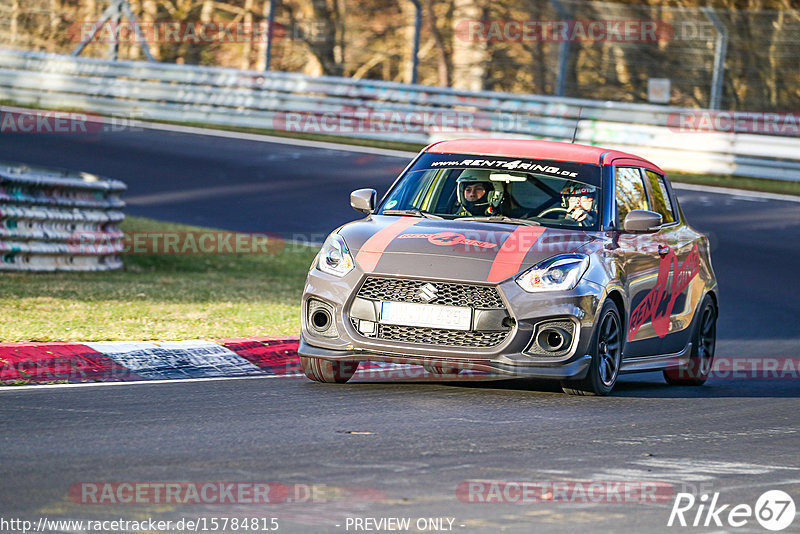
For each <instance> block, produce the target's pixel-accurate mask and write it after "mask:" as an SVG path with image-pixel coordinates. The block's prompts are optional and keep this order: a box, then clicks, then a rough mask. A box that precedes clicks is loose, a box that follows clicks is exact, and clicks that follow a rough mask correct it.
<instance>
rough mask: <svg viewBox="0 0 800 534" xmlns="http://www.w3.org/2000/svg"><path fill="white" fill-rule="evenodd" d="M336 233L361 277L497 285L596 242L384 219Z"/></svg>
mask: <svg viewBox="0 0 800 534" xmlns="http://www.w3.org/2000/svg"><path fill="white" fill-rule="evenodd" d="M338 233H339V234H340V235H341V236H342V237H343V238H344V240H345V242H346V243H347V246H348V248H349V249H350V251H351V253H352V254H353V257H354V258H355V260H356V264H358V266H359V267H360V268H361V269H362V270H363V271H364V272H367V273H374V274H379V275H393V276H398V275H399V276H413V277H422V278H436V279H444V280H457V281H469V282H479V283H480V282H483V283H486V282H490V283H496V282H500V281H502V280H505V279H507V278H509V277H511V276H514V275H516V274H517V273H519V272H521V271H522V270H525V269H527V268H529V267H531V266H533V265H535V264H536V263H538V262H540V261H542V260H544V259H546V258H549V257H552V256H555V255H556V254H563V253H569V252H576V251H577V250H578V249H580V248H581V247H583V246H584V245H586V244H587V243H589V242H591V241H593V240H594V239H596V236H595V235H593V233H592V232H586V231H582V230H562V229H555V228H545V227H544V226H524V225H514V224H501V223H486V222H477V221H451V220H438V219H423V218H419V217H390V216H383V215H371V216H369V217H367V218H366V219H363V220H360V221H355V222H352V223H349V224H346V225H345V226H343V227H342V228H340V229H339V232H338Z"/></svg>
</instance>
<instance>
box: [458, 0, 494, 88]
mask: <svg viewBox="0 0 800 534" xmlns="http://www.w3.org/2000/svg"><path fill="white" fill-rule="evenodd" d="M482 4H483V2H482V1H480V2H479V1H476V0H455V3H454V6H455V8H454V10H453V24H454V28H453V29H454V31H453V87H454V88H456V89H465V90H468V91H482V90H483V89H484V88H485V86H486V72H487V65H488V61H489V52H488V50H489V47H488V43H487V42H486V40H485V39H483V38H482V37H476V36H475V35H474V32H470V31H468V29H469V26H468V25H469V24H471V23H480V22H481V21H484V20H486V19H487V18H488V17H487V15H488V9H487V8H486V6H484V5H482Z"/></svg>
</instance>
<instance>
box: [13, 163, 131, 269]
mask: <svg viewBox="0 0 800 534" xmlns="http://www.w3.org/2000/svg"><path fill="white" fill-rule="evenodd" d="M125 189H126V186H125V184H124V183H122V182H120V181H117V180H108V179H104V178H100V177H98V176H95V175H93V174H88V173H77V172H69V171H58V170H53V169H46V168H41V167H32V166H28V165H23V164H17V163H4V162H0V258H1V259H2V261H0V270H3V271H108V270H112V269H119V268H120V267H122V260H121V259H120V257H119V253H120V252H121V251H122V250H123V247H124V244H123V233H122V231H121V230H120V228H119V223H120V222H122V220H123V219H124V217H125V215H124V214H123V213H122V211H121V210H122V208H123V207H124V206H125V203H124V202H123V201H122V200H121V199H120V194H121V193H122V192H123V191H125Z"/></svg>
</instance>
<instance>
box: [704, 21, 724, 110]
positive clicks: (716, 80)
mask: <svg viewBox="0 0 800 534" xmlns="http://www.w3.org/2000/svg"><path fill="white" fill-rule="evenodd" d="M703 13H705V15H706V17H708V20H710V21H711V24H713V25H714V29H715V30H716V31H717V44H716V47H715V49H714V74H713V76H712V78H711V98H710V99H709V103H708V107H709V108H710V109H719V108H720V105H721V104H722V83H723V81H724V79H725V57H726V56H727V54H728V28H726V27H725V25H724V24H723V23H722V21H721V20H720V19H719V17H718V16H717V14H716V13H715V12H714V10H713V9H712V8H710V7H704V8H703Z"/></svg>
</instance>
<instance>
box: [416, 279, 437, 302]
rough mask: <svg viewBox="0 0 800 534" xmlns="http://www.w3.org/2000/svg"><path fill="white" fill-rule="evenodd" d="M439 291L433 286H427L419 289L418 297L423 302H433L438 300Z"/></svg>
mask: <svg viewBox="0 0 800 534" xmlns="http://www.w3.org/2000/svg"><path fill="white" fill-rule="evenodd" d="M437 292H438V289H436V286H435V285H433V284H430V283H429V284H425V285H424V286H422V287H421V288H419V293H417V297H419V299H420V300H421V301H422V302H433V301H434V300H436V297H437V296H438V295H437Z"/></svg>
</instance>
